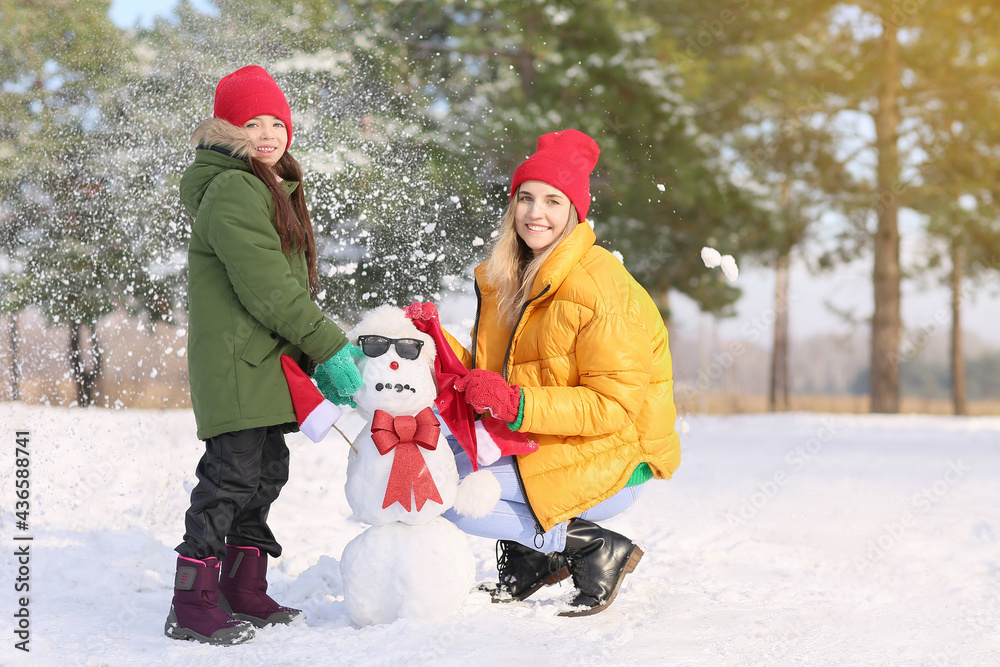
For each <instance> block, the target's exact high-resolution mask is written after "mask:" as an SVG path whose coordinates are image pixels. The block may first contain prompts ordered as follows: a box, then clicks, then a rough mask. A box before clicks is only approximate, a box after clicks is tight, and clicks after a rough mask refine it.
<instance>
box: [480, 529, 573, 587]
mask: <svg viewBox="0 0 1000 667" xmlns="http://www.w3.org/2000/svg"><path fill="white" fill-rule="evenodd" d="M497 572H498V573H499V574H500V577H499V579H500V583H498V584H481V585H480V586H479V590H482V591H486V592H487V593H489V594H490V598H492V600H493V601H494V602H514V601H519V600H524V599H525V598H527V597H528V596H529V595H531V594H532V593H534V592H535V591H537V590H538V589H539V588H541V587H542V586H548V585H551V584H557V583H559V582H560V581H562V580H563V579H565V578H566V577H568V576H569V567H568V563H567V561H566V557H565V556H563V555H562V554H559V553H551V554H543V553H540V552H538V551H535V550H534V549H529V548H528V547H525V546H522V545H520V544H518V543H517V542H511V541H508V540H498V541H497Z"/></svg>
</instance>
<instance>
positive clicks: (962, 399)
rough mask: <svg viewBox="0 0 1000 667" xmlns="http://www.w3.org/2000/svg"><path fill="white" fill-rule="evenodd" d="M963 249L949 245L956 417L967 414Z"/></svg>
mask: <svg viewBox="0 0 1000 667" xmlns="http://www.w3.org/2000/svg"><path fill="white" fill-rule="evenodd" d="M964 261H965V248H964V247H962V245H961V242H960V241H957V240H955V241H953V242H952V244H951V397H952V403H953V404H954V407H955V414H956V415H964V414H967V413H968V406H967V402H966V390H965V346H964V345H963V341H962V267H963V266H964Z"/></svg>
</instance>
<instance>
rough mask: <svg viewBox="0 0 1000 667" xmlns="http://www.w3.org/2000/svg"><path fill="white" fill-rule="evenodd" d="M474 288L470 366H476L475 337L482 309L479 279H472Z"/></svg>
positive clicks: (477, 332)
mask: <svg viewBox="0 0 1000 667" xmlns="http://www.w3.org/2000/svg"><path fill="white" fill-rule="evenodd" d="M472 284H473V286H475V288H476V321H475V322H474V323H473V324H472V367H473V368H475V367H476V339H477V338H478V337H479V313H480V312H482V310H483V295H482V293H481V292H480V291H479V281H478V280H474V281H472Z"/></svg>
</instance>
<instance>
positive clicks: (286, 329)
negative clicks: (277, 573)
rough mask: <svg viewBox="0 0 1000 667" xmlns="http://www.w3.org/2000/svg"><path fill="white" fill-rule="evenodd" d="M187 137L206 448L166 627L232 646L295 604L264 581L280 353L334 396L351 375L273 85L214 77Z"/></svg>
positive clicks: (193, 361) (281, 460)
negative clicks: (323, 301)
mask: <svg viewBox="0 0 1000 667" xmlns="http://www.w3.org/2000/svg"><path fill="white" fill-rule="evenodd" d="M194 142H195V144H196V145H197V147H198V150H197V153H196V157H195V161H194V163H193V164H192V165H191V166H190V167H188V169H187V170H186V171H185V172H184V176H183V178H182V179H181V186H180V189H181V199H182V200H183V202H184V205H185V207H186V208H187V210H188V212H189V213H191V215H192V216H193V217H194V226H193V227H192V229H191V244H190V248H189V251H188V264H189V278H188V297H189V303H190V318H189V324H188V371H189V374H190V378H191V404H192V407H193V408H194V414H195V420H196V422H197V426H198V438H200V439H202V440H204V441H205V454H204V455H203V456H202V458H201V461H200V462H199V463H198V469H197V471H196V475H197V477H198V485H197V486H196V487H195V488H194V490H193V491H192V492H191V507H190V508H189V509H188V511H187V514H186V516H185V533H184V541H183V542H182V543H181V544H180V545H178V546H177V549H176V550H177V552H178V554H180V555H179V556H178V558H177V575H176V579H175V582H174V597H173V600H172V603H171V606H170V614H169V616H168V617H167V621H166V625H165V628H164V631H165V633H166V635H167V636H168V637H172V638H174V639H194V640H197V641H201V642H206V643H211V644H237V643H241V642H244V641H247V640H249V639H250V638H252V637H253V626H256V627H262V626H264V625H267V624H269V623H289V622H290V621H291V620H292V619H293V618H295V617H296V616H298V615H299V614H300V613H301V612H300V611H299V610H297V609H291V608H289V607H283V606H281V605H278V604H277V603H276V602H275V601H274V600H272V599H271V598H270V597H268V595H267V593H266V591H267V581H266V578H265V572H266V570H267V557H268V555H271V556H274V557H277V556H280V555H281V545H279V544H278V542H277V541H276V540H275V537H274V535H273V534H272V533H271V529H270V528H269V527H268V525H267V515H268V511H269V509H270V507H271V503H273V502H274V500H275V499H276V498H277V497H278V493H279V492H280V491H281V487H282V486H283V485H284V484H285V482H286V481H287V480H288V448H287V447H286V446H285V440H284V433H287V432H289V431H293V430H296V419H295V412H294V410H293V408H292V402H291V397H290V395H289V391H288V385H287V384H286V381H285V376H284V374H283V373H282V369H281V362H280V358H281V355H284V354H287V355H290V356H291V357H292V358H293V359H295V360H296V361H297V362H298V363H299V365H300V366H302V367H304V369H305V370H306V371H307V372H311V371H312V370H313V369H314V368H316V365H319V368H318V370H317V376H318V379H322V380H323V381H324V382H326V383H328V384H332V386H333V387H334V391H333V392H328V393H329V394H332V395H334V396H338V397H340V399H341V400H340V403H349V402H350V399H349V398H347V397H348V396H349V395H350V394H351V393H353V392H355V391H357V390H358V389H359V388H360V386H361V377H360V375H359V374H358V371H357V369H356V367H355V365H354V362H353V358H352V355H353V354H356V352H355V351H354V349H353V346H351V345H348V343H347V338H346V336H345V335H344V332H343V331H342V330H341V328H340V327H339V326H337V325H336V324H334V323H333V322H332V321H330V320H329V319H327V318H326V317H325V316H324V315H323V313H322V311H321V310H320V308H319V306H317V305H316V304H315V303H314V302H313V301H312V296H313V295H314V294H315V292H316V287H317V276H316V244H315V241H314V238H313V230H312V224H311V223H310V220H309V211H308V210H306V203H305V196H304V195H303V192H302V186H301V184H300V182H301V180H302V170H301V168H300V167H299V164H298V163H297V162H296V161H295V159H294V158H293V157H292V156H291V154H290V153H288V151H287V148H288V146H289V145H290V144H291V142H292V122H291V110H290V109H289V107H288V102H287V101H286V100H285V96H284V94H283V93H282V92H281V89H280V88H279V87H278V85H277V84H276V83H275V82H274V80H273V79H272V78H271V77H270V76H269V75H268V73H267V72H266V71H264V69H262V68H260V67H256V66H250V67H244V68H242V69H240V70H237V71H235V72H233V73H232V74H230V75H228V76H226V77H224V78H223V79H222V80H221V81H220V82H219V84H218V86H217V87H216V90H215V110H214V117H213V118H211V119H209V120H207V121H205V122H204V123H202V124H201V126H199V127H198V129H197V130H196V131H195V134H194ZM220 572H221V582H220Z"/></svg>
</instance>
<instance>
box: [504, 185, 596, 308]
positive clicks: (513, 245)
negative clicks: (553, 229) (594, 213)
mask: <svg viewBox="0 0 1000 667" xmlns="http://www.w3.org/2000/svg"><path fill="white" fill-rule="evenodd" d="M520 194H521V190H520V188H518V191H517V192H515V193H514V196H513V197H512V198H511V200H510V203H509V204H507V210H506V211H504V214H503V218H501V221H500V230H499V234H497V238H496V241H494V242H493V250H492V251H491V252H490V256H489V258H488V259H487V260H486V266H485V270H486V282H488V283H489V284H490V285H492V286H493V287H495V288H496V290H497V307H498V308H499V310H500V321H501V322H503V323H505V324H509V325H513V324H515V320H516V319H517V316H518V314H519V313H520V312H521V308H522V306H524V304H525V303H526V302H527V301H528V299H530V298H531V296H532V295H531V286H532V285H533V284H534V282H535V276H537V275H538V270H539V269H541V268H542V264H544V263H545V260H546V259H548V258H549V255H550V254H552V251H553V250H554V249H555V247H556V246H557V245H559V244H560V243H561V242H562V240H563V239H564V238H566V237H567V236H569V233H570V232H572V231H573V229H574V228H575V227H576V226H577V224H578V223H579V221H580V219H579V216H578V215H577V213H576V206H570V207H569V222H568V223H567V224H566V228H565V229H564V230H563V232H562V234H560V235H559V238H557V239H556V240H555V241H553V242H552V243H551V244H549V246H548V247H547V248H545V249H544V250H543V251H542V252H540V253H538V254H535V253H534V251H533V250H532V249H531V248H529V247H528V244H527V243H525V242H524V240H523V239H522V238H521V237H520V236H519V235H518V233H517V228H516V227H515V226H514V214H515V213H516V210H517V198H518V197H519V196H520Z"/></svg>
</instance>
